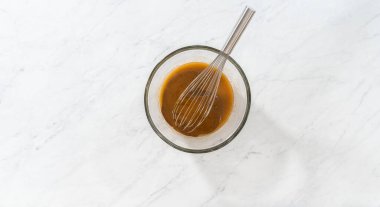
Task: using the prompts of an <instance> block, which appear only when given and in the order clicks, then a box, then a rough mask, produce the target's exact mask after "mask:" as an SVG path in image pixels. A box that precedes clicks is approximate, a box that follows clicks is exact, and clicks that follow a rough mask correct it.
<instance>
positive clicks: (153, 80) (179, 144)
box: [144, 45, 251, 153]
mask: <svg viewBox="0 0 380 207" xmlns="http://www.w3.org/2000/svg"><path fill="white" fill-rule="evenodd" d="M219 53H220V50H217V49H215V48H212V47H208V46H203V45H194V46H188V47H183V48H180V49H178V50H175V51H174V52H172V53H170V54H169V55H167V56H166V57H165V58H164V59H162V60H161V61H160V62H159V63H158V64H157V65H156V67H154V69H153V71H152V73H151V74H150V76H149V79H148V82H147V84H146V87H145V96H144V103H145V112H146V116H147V118H148V121H149V123H150V125H151V126H152V128H153V130H154V131H155V132H156V133H157V135H158V136H159V137H160V138H161V139H162V140H164V141H165V142H166V143H167V144H169V145H170V146H172V147H174V148H176V149H178V150H181V151H184V152H190V153H205V152H211V151H214V150H217V149H220V148H221V147H223V146H225V145H226V144H228V143H229V142H231V141H232V140H233V139H234V138H235V137H236V135H237V134H238V133H239V132H240V130H241V129H242V128H243V126H244V124H245V122H246V120H247V117H248V113H249V109H250V105H251V92H250V88H249V84H248V80H247V77H246V76H245V74H244V72H243V70H242V69H241V67H240V66H239V65H238V64H237V62H236V61H235V60H234V59H232V58H231V57H230V56H228V57H227V61H226V64H225V66H224V69H223V73H224V74H225V75H226V76H227V78H228V80H229V81H230V83H231V85H232V88H233V92H234V105H233V108H232V112H231V114H230V117H229V118H228V120H227V121H226V123H224V125H223V126H222V127H220V128H219V129H218V130H216V131H215V132H213V133H210V134H206V135H203V136H199V137H190V136H186V135H183V134H181V133H179V132H177V131H176V130H174V129H173V128H172V127H171V126H170V125H169V124H168V123H167V122H166V121H165V119H164V117H163V115H162V113H161V108H160V90H161V86H162V84H163V83H164V80H165V79H166V77H167V76H168V74H170V73H171V72H172V71H173V70H174V69H175V68H177V67H178V66H180V65H182V64H185V63H188V62H205V63H211V62H212V61H213V60H214V59H215V58H216V56H217V55H218V54H219Z"/></svg>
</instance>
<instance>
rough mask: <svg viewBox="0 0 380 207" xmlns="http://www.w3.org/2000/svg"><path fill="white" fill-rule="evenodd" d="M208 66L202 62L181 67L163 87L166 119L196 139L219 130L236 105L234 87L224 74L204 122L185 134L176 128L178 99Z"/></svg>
mask: <svg viewBox="0 0 380 207" xmlns="http://www.w3.org/2000/svg"><path fill="white" fill-rule="evenodd" d="M207 66H208V64H207V63H202V62H190V63H186V64H184V65H181V66H179V67H178V68H176V69H175V70H173V71H172V72H171V73H170V74H169V75H168V77H167V78H166V80H165V81H164V84H163V86H162V87H161V97H160V103H161V112H162V114H163V115H164V118H165V119H166V121H167V122H168V123H169V124H170V125H171V126H172V127H173V128H174V129H175V130H177V131H178V132H180V133H182V134H185V135H188V136H193V137H196V136H199V135H203V134H208V133H211V132H214V131H215V130H217V129H218V128H219V127H221V126H222V125H223V124H224V123H225V122H226V121H227V119H228V117H229V115H230V113H231V110H232V106H233V103H234V95H233V90H232V86H231V84H230V82H229V80H228V79H227V77H226V76H225V75H224V74H223V75H222V76H221V79H220V83H219V88H218V91H217V94H216V99H215V102H214V104H213V107H212V108H211V111H210V113H209V115H208V116H207V118H206V119H205V120H204V122H203V123H202V124H201V125H200V126H198V127H197V128H196V129H195V130H194V131H192V132H185V131H183V130H181V129H180V128H178V127H176V126H175V120H174V119H173V115H172V111H173V108H174V105H175V103H176V101H177V99H178V97H179V96H180V95H181V93H182V92H183V91H184V90H185V88H186V87H187V86H188V85H189V84H190V83H191V81H192V80H193V79H194V78H195V77H197V75H198V74H199V73H200V72H202V70H204V69H205V68H206V67H207Z"/></svg>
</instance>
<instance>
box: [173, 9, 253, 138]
mask: <svg viewBox="0 0 380 207" xmlns="http://www.w3.org/2000/svg"><path fill="white" fill-rule="evenodd" d="M254 14H255V11H254V10H252V9H250V8H248V7H246V8H245V9H244V11H243V13H242V15H241V17H240V19H239V21H238V22H237V24H236V26H235V28H234V30H233V32H232V34H231V36H230V37H229V38H228V40H227V42H226V44H225V46H224V47H223V50H222V51H221V52H220V53H219V54H218V55H217V57H216V58H215V59H214V60H213V61H212V62H211V63H210V64H209V65H208V66H207V68H206V69H204V70H203V71H202V72H201V73H200V74H199V75H197V77H196V78H195V79H194V80H193V81H192V82H191V83H190V84H189V85H188V86H187V87H186V89H185V90H184V91H183V92H182V93H181V95H180V96H179V98H178V99H177V101H176V103H175V105H174V108H173V111H172V115H173V119H174V121H175V126H176V127H178V128H180V129H182V130H183V131H186V132H188V133H190V132H192V131H194V130H195V129H196V128H197V127H199V126H200V125H201V124H202V123H203V122H204V121H205V119H206V118H207V116H208V115H209V113H210V111H211V109H212V106H213V104H214V101H215V98H216V95H217V91H218V87H219V83H220V78H221V76H222V74H223V68H224V65H225V63H226V60H227V58H228V56H229V55H230V54H231V52H232V49H233V48H234V46H235V45H236V43H237V41H238V40H239V38H240V36H241V35H242V33H243V32H244V30H245V28H246V27H247V25H248V23H249V22H250V20H251V18H252V16H253V15H254Z"/></svg>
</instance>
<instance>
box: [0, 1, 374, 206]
mask: <svg viewBox="0 0 380 207" xmlns="http://www.w3.org/2000/svg"><path fill="white" fill-rule="evenodd" d="M245 5H249V6H251V7H253V8H254V9H255V10H256V11H257V13H256V15H255V17H254V19H253V20H252V22H251V24H250V26H249V27H248V28H247V30H246V32H245V34H244V35H243V37H242V38H241V40H240V42H239V44H238V45H237V47H236V48H235V50H234V52H233V54H232V55H233V57H234V58H235V59H236V60H237V61H238V62H239V64H240V65H241V66H242V67H243V69H244V70H245V72H246V75H247V77H248V79H249V81H250V84H251V89H252V96H253V104H252V110H251V113H250V116H249V118H248V121H247V123H246V126H245V127H244V129H243V130H242V132H241V133H240V134H239V136H238V137H237V138H236V139H235V140H234V141H233V142H231V143H230V144H229V145H227V146H226V147H224V148H222V149H220V150H218V151H215V152H212V153H209V154H201V155H195V154H187V153H183V152H180V151H177V150H175V149H173V148H171V147H170V146H168V145H167V144H165V143H164V142H163V141H162V140H160V139H159V138H158V137H157V135H156V134H155V133H154V132H153V130H152V129H151V128H150V126H149V124H148V122H147V120H146V117H145V112H144V107H143V93H144V88H145V83H146V81H147V78H148V76H149V74H150V72H151V70H152V68H153V67H154V65H155V64H156V63H157V62H158V61H159V60H160V58H163V57H164V56H165V55H166V54H168V53H169V52H170V51H172V50H174V49H177V48H179V47H182V46H186V45H192V44H206V45H209V46H213V47H218V48H220V47H221V46H222V45H223V43H224V40H225V39H226V38H227V36H228V34H229V32H230V30H231V28H232V27H233V26H234V23H235V20H236V18H237V17H238V16H239V15H240V12H241V10H242V9H243V8H244V6H245ZM379 149H380V1H379V0H369V1H367V0H363V1H359V0H334V1H329V0H321V1H306V0H268V1H256V0H253V1H246V0H238V1H227V0H222V1H217V0H210V1H199V0H178V1H170V0H161V1H154V0H141V1H140V0H104V1H93V0H80V1H77V0H67V1H57V0H53V1H48V0H30V1H29V0H24V1H22V0H15V1H6V0H3V1H0V206H1V207H29V206H33V207H37V206H38V207H44V206H46V207H73V206H78V207H106V206H107V207H108V206H114V207H117V206H123V207H124V206H141V207H143V206H205V207H209V206H273V207H274V206H289V207H293V206H296V207H297V206H302V207H304V206H311V207H320V206H334V207H336V206H380V196H379V195H380V153H379Z"/></svg>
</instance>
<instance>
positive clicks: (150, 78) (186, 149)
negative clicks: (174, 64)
mask: <svg viewBox="0 0 380 207" xmlns="http://www.w3.org/2000/svg"><path fill="white" fill-rule="evenodd" d="M199 49H200V50H208V51H211V52H214V53H223V52H222V51H220V50H218V49H216V48H213V47H210V46H205V45H190V46H185V47H181V48H179V49H176V50H174V51H173V52H171V53H169V54H168V55H166V56H165V57H164V58H163V59H162V60H160V61H159V62H158V63H157V65H156V66H155V67H154V69H153V71H152V72H151V74H150V75H149V78H148V81H147V83H146V86H145V94H144V107H145V114H146V117H147V119H148V122H149V124H150V126H151V127H152V129H153V131H154V132H155V133H156V134H157V135H158V136H159V137H160V138H161V139H162V140H163V141H164V142H166V143H167V144H168V145H170V146H172V147H173V148H175V149H177V150H180V151H183V152H188V153H207V152H212V151H215V150H218V149H220V148H222V147H224V146H226V145H227V144H228V143H230V142H231V141H232V140H233V139H234V138H235V137H236V136H237V135H238V134H239V132H240V131H241V130H242V129H243V127H244V125H245V123H246V121H247V118H248V114H249V111H250V108H251V90H250V86H249V83H248V79H247V77H246V75H245V73H244V71H243V69H242V68H241V67H240V65H239V64H238V63H237V62H236V61H235V60H234V59H233V58H232V57H231V56H227V59H228V60H229V61H230V62H231V63H232V64H233V65H234V66H235V67H236V69H237V70H238V72H239V73H240V75H241V77H242V78H243V82H244V85H245V89H246V93H247V105H246V108H245V112H244V116H243V119H242V120H241V122H240V124H239V126H238V127H237V128H236V130H235V131H234V133H232V135H231V136H230V137H228V138H227V139H226V140H225V141H223V142H221V143H220V144H218V145H215V146H212V147H209V148H205V149H190V148H185V147H182V146H179V145H177V144H174V143H173V142H171V141H170V140H169V139H168V138H166V137H165V135H163V134H162V133H161V132H160V130H158V128H157V127H156V125H155V124H154V122H153V120H152V117H151V116H150V112H149V106H148V101H149V100H148V94H149V88H150V84H151V82H152V79H153V77H154V75H155V74H156V72H157V71H158V69H159V68H160V67H161V66H162V64H164V63H165V62H166V61H167V60H168V59H170V58H172V57H173V56H175V55H177V54H179V53H181V52H185V51H187V50H199Z"/></svg>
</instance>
